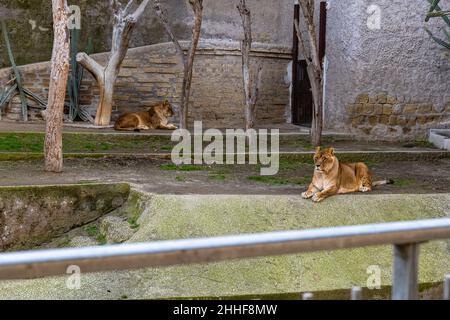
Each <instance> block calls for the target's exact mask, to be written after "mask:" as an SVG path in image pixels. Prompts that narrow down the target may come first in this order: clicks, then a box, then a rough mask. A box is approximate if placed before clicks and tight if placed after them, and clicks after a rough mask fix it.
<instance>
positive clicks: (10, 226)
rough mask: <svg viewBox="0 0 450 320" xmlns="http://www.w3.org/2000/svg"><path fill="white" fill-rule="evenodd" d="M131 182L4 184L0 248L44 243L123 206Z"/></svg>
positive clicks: (0, 196)
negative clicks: (56, 184) (42, 184)
mask: <svg viewBox="0 0 450 320" xmlns="http://www.w3.org/2000/svg"><path fill="white" fill-rule="evenodd" d="M129 192H130V186H129V185H128V184H77V185H60V186H19V187H0V251H4V250H7V249H8V250H9V249H13V248H26V247H31V246H33V245H38V244H41V243H42V242H44V241H47V240H50V239H52V238H53V237H56V236H59V235H61V234H63V233H64V232H67V231H69V230H71V229H72V228H74V227H76V226H80V225H83V224H86V223H88V222H90V221H93V220H96V219H97V218H99V217H101V216H102V215H104V214H106V213H108V212H110V211H112V210H114V209H116V208H118V207H120V206H122V205H123V204H124V203H125V202H126V200H127V198H128V195H129Z"/></svg>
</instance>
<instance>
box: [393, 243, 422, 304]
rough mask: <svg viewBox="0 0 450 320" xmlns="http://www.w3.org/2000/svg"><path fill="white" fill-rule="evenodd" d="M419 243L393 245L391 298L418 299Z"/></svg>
mask: <svg viewBox="0 0 450 320" xmlns="http://www.w3.org/2000/svg"><path fill="white" fill-rule="evenodd" d="M419 246H420V245H419V244H418V243H410V244H396V245H394V272H393V279H392V299H393V300H417V299H418V286H417V276H418V271H419V270H418V265H419Z"/></svg>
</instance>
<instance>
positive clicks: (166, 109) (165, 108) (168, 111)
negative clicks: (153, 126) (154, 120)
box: [161, 100, 175, 118]
mask: <svg viewBox="0 0 450 320" xmlns="http://www.w3.org/2000/svg"><path fill="white" fill-rule="evenodd" d="M161 111H162V112H163V114H164V116H166V117H167V118H170V117H173V116H174V115H175V112H174V111H173V108H172V105H171V104H170V102H169V101H168V100H164V102H163V103H162V105H161Z"/></svg>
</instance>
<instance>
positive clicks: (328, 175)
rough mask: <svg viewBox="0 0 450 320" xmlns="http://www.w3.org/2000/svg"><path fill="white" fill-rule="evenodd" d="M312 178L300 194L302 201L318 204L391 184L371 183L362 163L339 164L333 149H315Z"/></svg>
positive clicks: (369, 175)
mask: <svg viewBox="0 0 450 320" xmlns="http://www.w3.org/2000/svg"><path fill="white" fill-rule="evenodd" d="M314 165H315V168H314V176H313V180H312V182H311V184H310V185H309V188H308V190H307V191H306V192H303V193H302V197H303V198H304V199H310V198H312V200H313V201H314V202H320V201H322V200H324V199H326V198H328V197H331V196H334V195H336V194H343V193H350V192H358V191H360V192H369V191H372V187H374V186H380V185H385V184H390V183H392V181H391V180H383V181H377V182H372V175H371V174H370V171H369V168H368V167H367V166H366V165H365V164H364V163H362V162H358V163H349V164H346V163H340V162H339V160H338V158H337V157H336V156H335V155H334V149H333V148H329V149H324V150H322V149H321V148H320V147H318V148H316V154H315V155H314Z"/></svg>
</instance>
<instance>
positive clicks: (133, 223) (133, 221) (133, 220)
mask: <svg viewBox="0 0 450 320" xmlns="http://www.w3.org/2000/svg"><path fill="white" fill-rule="evenodd" d="M138 219H139V218H138V217H131V218H128V220H127V221H128V224H129V225H130V228H131V229H137V228H139V226H140V225H139V223H137V220H138Z"/></svg>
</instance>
